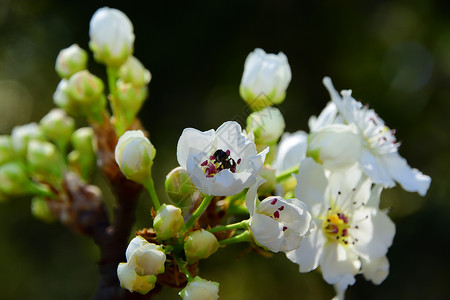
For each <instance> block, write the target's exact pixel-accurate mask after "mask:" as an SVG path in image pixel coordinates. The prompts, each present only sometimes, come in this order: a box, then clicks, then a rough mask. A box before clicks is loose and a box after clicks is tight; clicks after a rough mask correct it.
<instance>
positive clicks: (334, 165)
mask: <svg viewBox="0 0 450 300" xmlns="http://www.w3.org/2000/svg"><path fill="white" fill-rule="evenodd" d="M360 140H361V138H360V137H359V136H358V133H357V131H356V129H355V127H354V126H351V125H343V124H333V125H330V126H327V127H324V128H323V129H320V130H319V131H316V132H312V133H311V134H310V136H309V139H308V141H309V144H308V152H307V156H309V157H312V158H314V160H315V161H317V162H318V163H321V164H323V166H324V167H325V168H326V169H338V168H343V167H348V166H350V165H352V164H354V163H355V162H356V161H357V160H358V159H359V156H360V152H361V142H360Z"/></svg>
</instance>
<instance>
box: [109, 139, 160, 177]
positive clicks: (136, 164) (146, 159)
mask: <svg viewBox="0 0 450 300" xmlns="http://www.w3.org/2000/svg"><path fill="white" fill-rule="evenodd" d="M155 155H156V150H155V147H153V145H152V143H150V141H149V140H148V139H147V138H146V137H145V136H144V133H143V132H142V131H140V130H130V131H127V132H125V133H124V134H123V135H122V136H121V137H120V139H119V141H118V143H117V146H116V151H115V158H116V162H117V164H118V165H119V168H120V170H121V171H122V173H123V174H124V175H125V177H127V178H128V179H130V180H133V181H136V182H138V183H141V184H145V183H146V182H147V180H148V179H149V177H150V176H151V167H152V165H153V159H154V158H155Z"/></svg>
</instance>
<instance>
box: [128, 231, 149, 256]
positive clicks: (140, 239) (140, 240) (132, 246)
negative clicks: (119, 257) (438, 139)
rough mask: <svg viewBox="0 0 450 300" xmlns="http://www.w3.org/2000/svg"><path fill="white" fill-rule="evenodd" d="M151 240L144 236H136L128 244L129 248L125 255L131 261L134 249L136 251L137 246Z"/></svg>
mask: <svg viewBox="0 0 450 300" xmlns="http://www.w3.org/2000/svg"><path fill="white" fill-rule="evenodd" d="M148 243H149V242H148V241H147V240H146V239H144V238H143V237H142V236H139V235H138V236H136V237H135V238H133V239H132V240H131V241H130V243H129V244H128V247H127V250H126V252H125V256H126V258H127V261H130V259H131V255H132V254H133V252H134V251H136V249H137V248H139V247H141V246H144V245H147V244H148Z"/></svg>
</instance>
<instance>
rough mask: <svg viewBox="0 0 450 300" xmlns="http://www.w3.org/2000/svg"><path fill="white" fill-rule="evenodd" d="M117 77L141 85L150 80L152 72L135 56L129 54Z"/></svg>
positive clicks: (137, 85)
mask: <svg viewBox="0 0 450 300" xmlns="http://www.w3.org/2000/svg"><path fill="white" fill-rule="evenodd" d="M119 77H120V79H121V80H122V81H123V82H127V83H131V84H132V85H134V86H136V87H142V86H144V85H146V84H148V83H149V82H150V80H151V79H152V74H151V73H150V71H149V70H147V69H146V68H145V67H144V65H143V64H142V63H141V62H140V61H139V60H138V59H137V58H136V57H134V56H130V57H128V59H127V61H126V62H125V63H124V64H123V65H122V66H121V67H120V69H119Z"/></svg>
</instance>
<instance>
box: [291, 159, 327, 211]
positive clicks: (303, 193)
mask: <svg viewBox="0 0 450 300" xmlns="http://www.w3.org/2000/svg"><path fill="white" fill-rule="evenodd" d="M296 178H297V186H296V187H295V197H296V198H297V199H299V200H301V201H303V202H304V203H305V204H306V205H307V206H308V208H309V210H310V211H311V213H312V215H313V216H318V215H320V212H321V211H322V210H323V209H325V207H327V208H328V205H329V204H328V199H327V198H326V197H325V194H326V191H327V186H328V180H327V178H326V177H325V173H324V170H323V168H322V166H321V165H319V164H318V163H316V162H315V161H314V160H313V159H312V158H305V159H304V160H303V161H302V162H301V163H300V168H299V171H298V175H297V176H296Z"/></svg>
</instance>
